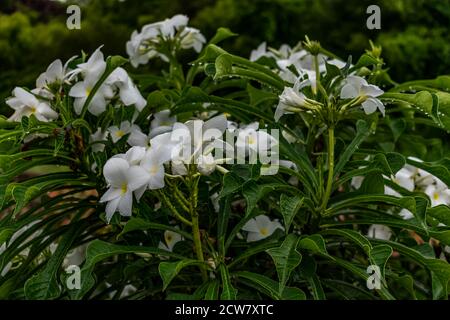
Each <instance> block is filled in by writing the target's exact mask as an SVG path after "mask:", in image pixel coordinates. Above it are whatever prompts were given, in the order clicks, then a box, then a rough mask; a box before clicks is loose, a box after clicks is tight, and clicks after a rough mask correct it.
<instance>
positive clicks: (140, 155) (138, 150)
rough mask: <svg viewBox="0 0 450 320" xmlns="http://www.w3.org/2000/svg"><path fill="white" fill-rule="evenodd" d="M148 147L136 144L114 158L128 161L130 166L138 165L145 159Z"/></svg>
mask: <svg viewBox="0 0 450 320" xmlns="http://www.w3.org/2000/svg"><path fill="white" fill-rule="evenodd" d="M146 152H147V149H146V148H144V147H139V146H134V147H131V148H130V149H128V151H127V152H126V153H124V154H123V153H122V154H116V155H115V156H114V157H113V158H121V159H124V160H126V161H127V162H128V164H129V165H130V166H138V165H139V164H140V163H141V161H142V160H143V159H144V157H145V154H146Z"/></svg>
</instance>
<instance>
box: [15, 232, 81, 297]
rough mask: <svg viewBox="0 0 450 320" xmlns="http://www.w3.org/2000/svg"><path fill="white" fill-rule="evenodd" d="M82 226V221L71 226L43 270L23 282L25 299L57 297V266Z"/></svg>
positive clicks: (58, 292) (58, 266) (58, 288)
mask: <svg viewBox="0 0 450 320" xmlns="http://www.w3.org/2000/svg"><path fill="white" fill-rule="evenodd" d="M84 227H85V224H84V223H83V224H81V225H79V224H76V225H74V226H72V228H70V229H69V231H67V233H65V235H64V237H63V238H62V240H61V241H60V242H59V244H58V247H57V249H56V251H55V253H53V255H52V256H51V258H50V260H49V261H48V262H47V263H46V264H45V268H44V270H42V271H41V272H39V273H38V274H36V275H34V276H33V277H31V278H30V279H28V280H27V282H25V287H24V290H25V296H26V297H27V299H31V300H51V299H56V298H58V296H59V295H60V292H61V288H60V285H59V284H58V281H57V279H58V277H57V274H58V271H59V268H60V267H61V264H62V263H63V261H64V258H65V257H66V255H67V252H68V251H69V250H70V248H71V246H72V243H73V242H74V240H75V239H76V237H77V236H78V234H79V233H80V232H81V231H82V230H83V229H84Z"/></svg>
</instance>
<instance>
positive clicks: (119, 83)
mask: <svg viewBox="0 0 450 320" xmlns="http://www.w3.org/2000/svg"><path fill="white" fill-rule="evenodd" d="M105 82H106V83H107V84H110V85H115V86H116V87H117V88H118V89H119V97H120V100H121V101H122V102H123V104H124V105H126V106H130V105H135V106H136V109H137V110H139V111H142V109H144V107H145V106H146V104H147V101H146V100H145V99H144V98H143V97H142V95H141V93H140V92H139V90H138V88H137V87H136V85H135V84H134V83H133V80H131V78H130V76H129V75H128V73H127V72H126V71H125V69H123V68H120V67H119V68H116V69H115V70H114V71H113V72H112V73H111V74H110V75H109V77H108V79H106V81H105Z"/></svg>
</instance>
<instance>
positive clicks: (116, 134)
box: [108, 121, 131, 143]
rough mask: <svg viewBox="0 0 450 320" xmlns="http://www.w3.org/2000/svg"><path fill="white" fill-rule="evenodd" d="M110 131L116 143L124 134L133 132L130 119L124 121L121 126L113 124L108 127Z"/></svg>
mask: <svg viewBox="0 0 450 320" xmlns="http://www.w3.org/2000/svg"><path fill="white" fill-rule="evenodd" d="M108 132H109V133H110V134H111V138H112V141H113V142H114V143H116V142H117V141H119V140H120V139H121V138H122V137H123V136H125V135H127V134H129V133H130V132H131V124H130V121H122V123H121V124H120V126H119V127H118V126H111V127H109V128H108Z"/></svg>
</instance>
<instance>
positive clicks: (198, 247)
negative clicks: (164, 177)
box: [189, 176, 208, 282]
mask: <svg viewBox="0 0 450 320" xmlns="http://www.w3.org/2000/svg"><path fill="white" fill-rule="evenodd" d="M190 178H192V176H191V177H190ZM198 181H199V178H198V177H195V178H194V180H193V181H192V180H191V182H192V184H191V185H190V189H191V196H190V203H189V209H190V213H191V221H192V237H193V240H194V250H195V255H196V256H197V260H198V261H201V262H204V261H205V258H204V256H203V249H202V239H201V235H200V226H199V221H198V212H197V199H198ZM200 272H201V274H202V279H203V282H206V281H208V274H207V273H206V269H205V266H204V265H200Z"/></svg>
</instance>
